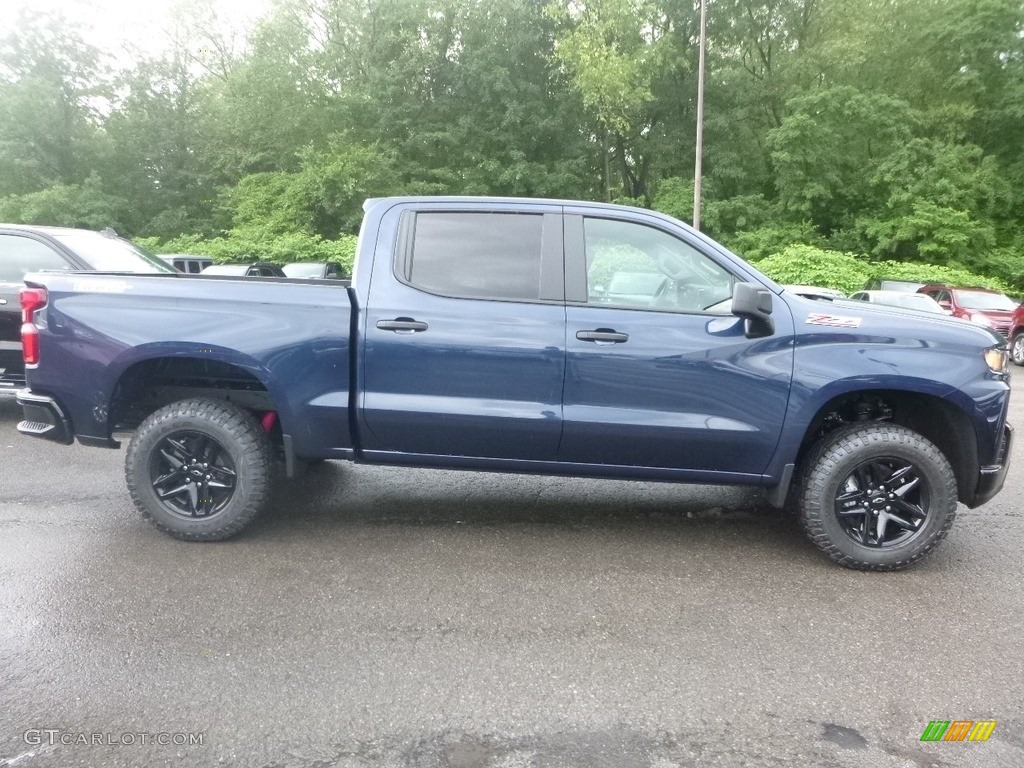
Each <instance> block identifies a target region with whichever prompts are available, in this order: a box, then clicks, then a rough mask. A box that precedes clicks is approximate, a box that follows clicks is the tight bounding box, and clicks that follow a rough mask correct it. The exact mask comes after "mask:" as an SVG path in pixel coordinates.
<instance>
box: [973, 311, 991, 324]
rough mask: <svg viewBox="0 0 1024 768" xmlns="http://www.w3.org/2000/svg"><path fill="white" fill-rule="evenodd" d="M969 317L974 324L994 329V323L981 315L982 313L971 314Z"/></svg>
mask: <svg viewBox="0 0 1024 768" xmlns="http://www.w3.org/2000/svg"><path fill="white" fill-rule="evenodd" d="M968 317H969V318H970V320H971V322H972V323H977V324H978V325H984V326H985V327H986V328H992V327H993V326H992V321H991V320H989V319H988V318H987V317H985V316H984V315H983V314H981V312H971V313H970V314H969V315H968Z"/></svg>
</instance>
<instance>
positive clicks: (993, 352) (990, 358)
mask: <svg viewBox="0 0 1024 768" xmlns="http://www.w3.org/2000/svg"><path fill="white" fill-rule="evenodd" d="M1009 360H1010V356H1009V355H1008V354H1007V352H1006V350H1005V349H1003V348H1002V347H992V348H990V349H986V350H985V362H986V363H988V369H989V370H990V371H992V373H1006V366H1007V363H1008V362H1009Z"/></svg>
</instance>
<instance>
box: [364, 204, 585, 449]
mask: <svg viewBox="0 0 1024 768" xmlns="http://www.w3.org/2000/svg"><path fill="white" fill-rule="evenodd" d="M381 232H392V233H393V232H397V233H398V235H397V240H396V239H394V238H392V239H391V240H390V241H383V240H382V241H380V242H378V247H377V255H376V257H375V258H374V262H373V272H372V277H371V282H370V287H369V300H368V307H367V308H366V310H365V312H364V314H363V316H364V317H365V328H364V334H365V336H364V349H363V357H362V360H363V381H362V401H361V406H362V407H361V408H360V414H361V417H362V420H363V426H364V431H363V432H364V434H363V438H364V439H363V445H364V448H365V449H366V452H367V453H368V454H369V455H373V454H374V453H377V452H390V453H391V454H395V453H403V454H415V455H421V456H422V455H431V456H445V457H449V458H448V460H447V462H446V463H451V460H450V457H466V458H484V459H518V460H534V461H552V460H554V459H555V458H556V456H557V451H558V441H559V436H560V431H561V423H562V420H561V399H562V382H563V378H564V374H565V307H564V275H563V270H562V224H561V208H560V206H557V205H551V204H537V205H529V206H527V207H526V209H525V210H524V206H523V205H522V204H517V205H511V204H501V203H498V202H493V201H491V202H487V203H480V204H476V203H469V202H461V203H442V202H433V203H431V202H428V201H425V202H423V203H417V204H414V205H412V207H408V206H406V207H403V208H395V209H392V211H390V212H388V213H387V214H385V215H384V218H383V220H382V224H381ZM382 237H384V236H383V235H382ZM392 255H394V258H392ZM378 458H381V459H386V458H387V457H386V456H383V455H381V456H379V457H378Z"/></svg>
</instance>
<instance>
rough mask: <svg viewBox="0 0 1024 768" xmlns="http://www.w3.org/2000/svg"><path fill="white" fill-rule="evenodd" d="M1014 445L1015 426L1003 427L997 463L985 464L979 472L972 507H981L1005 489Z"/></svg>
mask: <svg viewBox="0 0 1024 768" xmlns="http://www.w3.org/2000/svg"><path fill="white" fill-rule="evenodd" d="M1012 445H1013V427H1011V426H1010V425H1009V424H1007V425H1006V426H1005V427H1003V439H1002V440H1001V441H1000V442H999V450H998V451H997V452H996V463H995V464H988V465H986V466H983V467H982V468H981V470H980V471H979V472H978V490H977V491H976V492H975V494H974V501H973V503H971V504H969V505H968V506H970V508H971V509H974V508H975V507H980V506H981V505H982V504H984V503H985V502H986V501H988V500H989V499H991V498H992V497H993V496H995V495H996V494H997V493H999V491H1001V490H1002V489H1003V483H1004V482H1005V480H1006V471H1007V470H1008V469H1009V468H1010V448H1011V447H1012Z"/></svg>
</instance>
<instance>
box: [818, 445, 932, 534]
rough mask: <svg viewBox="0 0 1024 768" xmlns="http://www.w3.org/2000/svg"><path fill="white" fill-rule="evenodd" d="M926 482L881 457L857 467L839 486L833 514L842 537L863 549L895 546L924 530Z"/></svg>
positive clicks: (901, 462)
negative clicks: (846, 537)
mask: <svg viewBox="0 0 1024 768" xmlns="http://www.w3.org/2000/svg"><path fill="white" fill-rule="evenodd" d="M928 507H929V492H928V482H927V480H925V479H924V477H923V476H922V474H921V472H920V471H919V470H918V469H917V468H916V467H915V466H914V465H913V464H910V463H908V462H906V461H904V460H902V459H897V458H895V457H891V456H883V457H880V458H878V459H872V460H870V461H865V462H864V463H863V464H860V465H858V466H857V467H856V468H855V469H854V470H853V471H852V472H851V473H850V474H849V475H847V476H846V479H845V480H844V481H843V483H842V484H841V485H840V486H839V492H838V493H837V494H836V498H835V514H836V518H838V520H839V524H840V525H841V526H842V528H843V530H844V531H845V532H846V535H847V536H849V537H850V538H851V539H853V540H854V541H856V542H858V543H859V544H862V545H864V546H865V547H878V548H886V547H897V546H901V545H903V544H906V543H907V542H909V541H910V540H911V539H912V538H914V537H915V536H917V535H919V534H920V533H921V531H922V530H923V529H924V524H925V522H926V520H927V519H928Z"/></svg>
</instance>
